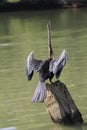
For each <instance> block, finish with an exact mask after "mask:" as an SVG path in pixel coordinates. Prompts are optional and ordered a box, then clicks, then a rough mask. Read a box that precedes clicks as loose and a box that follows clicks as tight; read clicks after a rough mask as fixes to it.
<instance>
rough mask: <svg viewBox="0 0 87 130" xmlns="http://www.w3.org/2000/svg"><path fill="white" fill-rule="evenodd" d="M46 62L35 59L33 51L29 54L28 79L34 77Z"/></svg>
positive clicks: (27, 63) (27, 62) (27, 64)
mask: <svg viewBox="0 0 87 130" xmlns="http://www.w3.org/2000/svg"><path fill="white" fill-rule="evenodd" d="M44 63H45V61H42V60H37V59H34V53H33V51H32V52H31V53H30V54H29V56H28V58H27V61H26V73H27V77H28V80H31V79H32V77H33V74H34V72H38V71H39V70H40V69H41V67H42V66H43V64H44Z"/></svg>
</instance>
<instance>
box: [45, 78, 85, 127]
mask: <svg viewBox="0 0 87 130" xmlns="http://www.w3.org/2000/svg"><path fill="white" fill-rule="evenodd" d="M46 88H47V97H46V98H45V100H44V104H45V106H46V109H47V111H48V113H49V114H50V117H51V119H52V121H53V122H55V123H61V124H65V125H68V124H82V123H83V119H82V115H81V113H80V112H79V110H78V108H77V107H76V105H75V103H74V101H73V99H72V97H71V95H70V93H69V91H68V90H67V88H66V86H65V84H63V83H62V82H60V81H59V80H58V81H56V82H54V83H52V84H48V83H47V84H46Z"/></svg>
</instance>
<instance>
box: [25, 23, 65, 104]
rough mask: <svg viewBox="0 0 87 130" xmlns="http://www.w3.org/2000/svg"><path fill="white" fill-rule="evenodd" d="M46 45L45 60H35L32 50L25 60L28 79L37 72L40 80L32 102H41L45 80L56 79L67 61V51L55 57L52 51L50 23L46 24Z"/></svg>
mask: <svg viewBox="0 0 87 130" xmlns="http://www.w3.org/2000/svg"><path fill="white" fill-rule="evenodd" d="M47 27H48V47H49V52H50V58H48V59H47V60H37V59H35V58H34V53H33V51H32V52H31V53H30V54H29V56H28V58H27V61H26V73H27V77H28V80H31V79H32V77H33V74H34V72H39V76H40V81H39V83H38V85H37V88H36V90H35V93H34V95H33V98H32V100H31V101H32V102H43V101H44V98H45V97H46V85H45V80H47V79H49V80H50V82H51V83H52V78H53V76H54V75H55V77H56V78H57V79H58V78H59V76H60V74H61V71H62V69H63V67H64V65H65V64H66V61H67V52H66V50H63V51H62V53H61V54H60V56H59V57H58V58H57V59H55V58H54V53H53V50H52V46H51V36H50V23H49V24H48V26H47Z"/></svg>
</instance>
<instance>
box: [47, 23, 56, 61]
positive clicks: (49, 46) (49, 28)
mask: <svg viewBox="0 0 87 130" xmlns="http://www.w3.org/2000/svg"><path fill="white" fill-rule="evenodd" d="M47 30H48V52H49V53H50V58H52V59H54V52H53V49H52V45H51V23H50V21H49V23H48V24H47Z"/></svg>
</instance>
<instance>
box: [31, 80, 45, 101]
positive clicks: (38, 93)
mask: <svg viewBox="0 0 87 130" xmlns="http://www.w3.org/2000/svg"><path fill="white" fill-rule="evenodd" d="M45 97H46V84H45V82H39V83H38V85H37V88H36V90H35V92H34V95H33V98H32V99H31V102H33V103H37V102H43V101H44V99H45Z"/></svg>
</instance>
